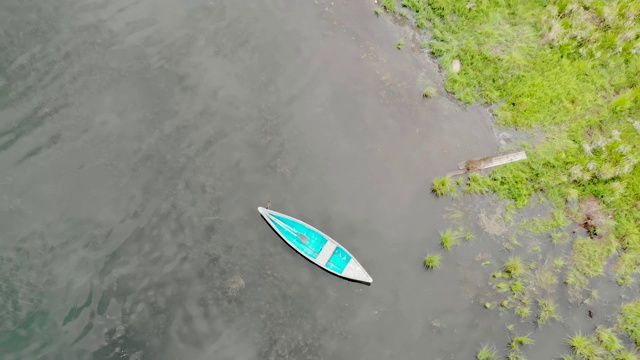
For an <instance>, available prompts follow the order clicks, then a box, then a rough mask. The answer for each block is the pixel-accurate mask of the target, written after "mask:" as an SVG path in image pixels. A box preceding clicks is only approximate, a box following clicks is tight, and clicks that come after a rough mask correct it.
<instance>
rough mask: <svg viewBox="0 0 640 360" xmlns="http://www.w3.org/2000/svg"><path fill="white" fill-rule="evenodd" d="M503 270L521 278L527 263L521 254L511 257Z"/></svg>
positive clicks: (510, 275) (508, 274)
mask: <svg viewBox="0 0 640 360" xmlns="http://www.w3.org/2000/svg"><path fill="white" fill-rule="evenodd" d="M502 271H503V272H504V273H505V274H506V275H507V276H508V277H510V278H519V277H521V276H522V275H523V274H524V272H525V265H524V263H523V262H522V258H520V257H519V256H514V257H510V258H509V260H507V262H506V263H504V265H502Z"/></svg>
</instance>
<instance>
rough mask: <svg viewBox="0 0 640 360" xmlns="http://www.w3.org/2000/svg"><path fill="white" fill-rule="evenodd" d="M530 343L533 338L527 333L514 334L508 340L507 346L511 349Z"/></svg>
mask: <svg viewBox="0 0 640 360" xmlns="http://www.w3.org/2000/svg"><path fill="white" fill-rule="evenodd" d="M531 344H533V340H532V339H531V338H530V337H529V335H521V336H515V337H513V338H511V341H510V342H509V348H510V349H511V350H518V349H520V346H522V345H531Z"/></svg>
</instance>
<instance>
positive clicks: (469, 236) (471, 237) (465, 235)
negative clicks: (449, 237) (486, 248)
mask: <svg viewBox="0 0 640 360" xmlns="http://www.w3.org/2000/svg"><path fill="white" fill-rule="evenodd" d="M475 238H476V236H475V235H474V234H473V233H472V232H468V233H466V234H464V239H465V240H467V241H471V240H473V239H475Z"/></svg>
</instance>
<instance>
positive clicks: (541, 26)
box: [382, 0, 640, 359]
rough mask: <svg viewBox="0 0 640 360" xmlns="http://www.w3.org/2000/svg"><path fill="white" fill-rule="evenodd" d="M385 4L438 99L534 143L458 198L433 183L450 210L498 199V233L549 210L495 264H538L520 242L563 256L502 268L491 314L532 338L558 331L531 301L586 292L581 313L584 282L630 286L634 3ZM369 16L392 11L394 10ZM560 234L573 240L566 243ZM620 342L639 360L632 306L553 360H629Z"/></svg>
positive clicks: (633, 255) (433, 0)
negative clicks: (431, 74)
mask: <svg viewBox="0 0 640 360" xmlns="http://www.w3.org/2000/svg"><path fill="white" fill-rule="evenodd" d="M398 4H401V5H402V6H404V7H406V8H408V9H410V10H412V17H413V20H414V24H415V26H416V27H418V28H420V29H427V28H428V29H429V30H430V31H431V41H430V42H429V44H428V45H429V49H430V51H431V52H432V53H433V54H434V55H435V56H437V57H438V58H439V61H440V63H441V66H442V68H443V69H444V71H445V72H446V75H447V78H446V82H445V89H446V90H447V91H448V92H450V93H451V94H453V95H454V96H455V97H456V98H457V99H459V100H460V101H462V102H464V103H467V104H470V103H482V104H492V105H493V104H495V105H496V108H495V110H493V113H494V115H495V117H496V122H497V124H498V125H500V126H505V127H512V128H516V129H518V130H521V131H524V132H528V131H530V132H531V134H534V132H536V134H534V135H535V136H534V138H536V139H537V140H536V142H535V143H520V144H515V145H519V146H521V147H523V148H524V149H525V150H526V151H527V155H528V158H527V160H525V161H520V162H517V163H512V164H509V165H504V166H500V167H497V168H495V169H493V170H492V171H490V172H489V173H488V174H483V173H481V172H471V173H470V174H469V175H468V177H466V180H465V181H464V183H463V184H459V183H457V182H456V181H454V180H453V179H451V178H450V177H442V178H437V179H435V180H434V182H433V185H432V192H433V193H434V194H435V195H437V196H445V195H449V196H453V197H457V195H458V190H461V192H462V193H463V194H468V195H476V194H477V195H485V194H495V195H497V196H498V197H499V198H502V199H504V200H506V203H507V206H508V211H507V212H506V213H504V214H502V215H500V216H501V220H503V221H505V222H508V221H511V220H512V218H513V215H514V212H515V210H516V209H523V208H525V207H528V206H533V205H539V204H542V205H546V206H547V207H548V208H550V210H549V212H548V214H546V215H543V216H541V217H536V218H532V219H525V220H524V221H521V222H518V225H519V226H518V230H517V231H518V232H519V233H518V235H516V234H513V235H512V236H511V240H510V241H509V243H508V244H506V245H505V250H507V251H510V252H512V251H514V250H516V249H519V248H521V247H522V244H526V245H525V248H526V247H528V248H529V250H530V251H532V252H540V251H542V247H541V246H540V245H539V244H533V245H530V244H528V243H525V242H524V241H523V240H525V239H522V240H521V239H520V237H519V234H521V232H522V231H526V232H528V233H529V234H532V235H546V236H549V237H550V240H551V241H550V243H549V244H548V246H550V247H555V246H563V245H565V244H566V245H567V246H569V249H568V250H569V254H568V256H567V257H566V258H565V257H563V256H560V254H557V253H556V254H554V256H553V257H549V258H548V261H545V262H544V263H543V262H542V258H543V257H542V256H539V257H537V259H538V260H536V261H534V262H531V263H530V262H529V261H530V260H527V261H526V262H525V260H523V258H521V257H519V256H515V255H511V256H510V257H509V258H508V260H507V261H506V262H505V263H504V264H503V266H502V268H501V269H500V270H499V271H498V272H497V273H495V274H494V276H493V280H494V281H495V282H494V283H493V284H492V286H493V288H494V289H495V290H496V291H497V292H498V293H499V294H502V295H503V296H507V297H506V298H504V299H502V300H500V301H498V302H497V303H499V304H500V305H501V306H500V307H499V308H500V309H505V308H508V309H514V311H515V312H516V313H517V314H518V315H519V316H520V317H522V318H523V319H524V318H528V317H530V315H531V314H532V310H531V306H532V305H537V306H538V311H537V312H535V313H534V316H535V317H536V319H535V321H536V323H537V324H538V325H539V326H540V325H543V324H545V323H547V322H549V321H550V320H556V321H561V318H560V316H559V315H558V314H557V309H556V307H557V305H556V303H555V302H553V301H552V300H549V299H547V298H546V297H545V296H544V295H541V294H539V293H538V294H534V291H533V290H532V289H534V288H535V289H537V290H536V291H541V289H542V290H545V289H547V288H550V287H551V286H552V285H555V284H564V285H566V287H567V290H568V292H567V294H568V295H569V299H570V300H571V301H576V300H579V299H581V298H582V299H584V297H585V293H589V292H591V298H588V299H586V300H580V301H582V303H584V304H588V303H589V302H590V301H591V299H592V298H596V296H595V295H594V294H597V290H595V291H594V290H593V289H590V285H591V283H592V279H594V278H596V277H603V276H607V275H611V276H612V277H614V278H615V279H616V281H617V283H618V285H620V286H630V285H632V284H634V282H635V281H636V280H637V278H638V274H639V273H640V206H639V205H638V204H640V180H638V179H640V164H638V161H640V19H639V18H640V1H638V0H617V1H603V0H551V1H545V2H543V1H517V0H506V1H500V2H499V1H474V2H469V1H467V0H428V1H427V0H402V1H401V2H400V0H398ZM382 6H383V7H384V8H385V9H386V10H388V11H393V12H396V11H397V10H396V2H395V1H393V0H384V1H383V3H382ZM421 47H422V48H426V47H427V44H425V45H424V46H421ZM540 134H542V135H540ZM540 136H542V137H540ZM482 216H484V215H482ZM485 220H487V221H485V223H488V221H489V220H490V219H489V218H488V217H486V219H485ZM491 221H493V220H491ZM571 223H573V224H577V225H579V226H580V227H582V228H584V230H585V233H586V235H582V234H579V235H572V234H569V233H568V231H567V230H566V228H567V226H568V225H570V224H571ZM483 228H484V227H483ZM498 230H500V231H497V230H496V231H494V232H493V233H492V235H502V234H503V233H504V232H506V231H507V230H506V226H505V227H504V229H502V228H501V229H498ZM574 233H575V231H574ZM444 235H447V236H444ZM452 235H453V233H452V232H448V233H447V232H445V233H444V234H442V239H441V240H442V241H441V244H442V247H443V248H445V249H447V250H448V249H450V248H451V247H453V246H455V245H457V244H458V242H457V240H456V239H459V237H457V238H456V237H453V236H452ZM445 240H446V241H445ZM445 245H446V246H445ZM543 245H544V244H543ZM525 259H526V257H525ZM559 278H560V279H559ZM559 280H560V281H559ZM532 300H533V301H535V302H532ZM492 304H493V302H486V303H485V307H486V308H491V307H493V305H492ZM619 336H628V338H629V339H630V340H631V341H633V342H634V343H635V345H636V346H640V300H636V301H635V302H630V303H627V304H623V305H622V307H621V308H620V313H619V315H618V320H617V324H616V327H615V328H608V327H602V326H600V327H597V328H596V329H595V331H594V333H593V334H591V335H583V334H581V333H578V334H574V335H573V336H571V337H570V338H569V339H568V340H567V343H568V345H569V347H570V348H571V349H572V352H573V354H572V355H566V356H565V357H564V358H566V359H570V358H582V359H605V358H606V359H609V358H611V359H614V358H615V359H636V358H638V355H637V354H636V352H635V351H636V350H634V349H633V346H632V349H631V350H627V349H626V346H625V345H624V341H623V340H622V339H621V338H620V337H619ZM516 339H517V338H514V339H513V341H512V342H511V343H510V346H509V347H510V348H511V349H512V351H511V353H509V355H508V358H512V359H517V358H521V357H522V355H521V354H520V352H519V347H520V345H523V343H520V342H519V341H515V340H516ZM514 341H515V342H514ZM479 356H480V353H479V354H478V359H480V357H479Z"/></svg>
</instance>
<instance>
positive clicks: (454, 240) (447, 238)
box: [440, 229, 460, 251]
mask: <svg viewBox="0 0 640 360" xmlns="http://www.w3.org/2000/svg"><path fill="white" fill-rule="evenodd" d="M459 244H460V232H459V231H457V230H451V229H447V230H446V231H445V232H440V245H441V246H442V248H443V249H445V250H447V251H448V250H451V249H452V248H453V247H454V246H458V245H459Z"/></svg>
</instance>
